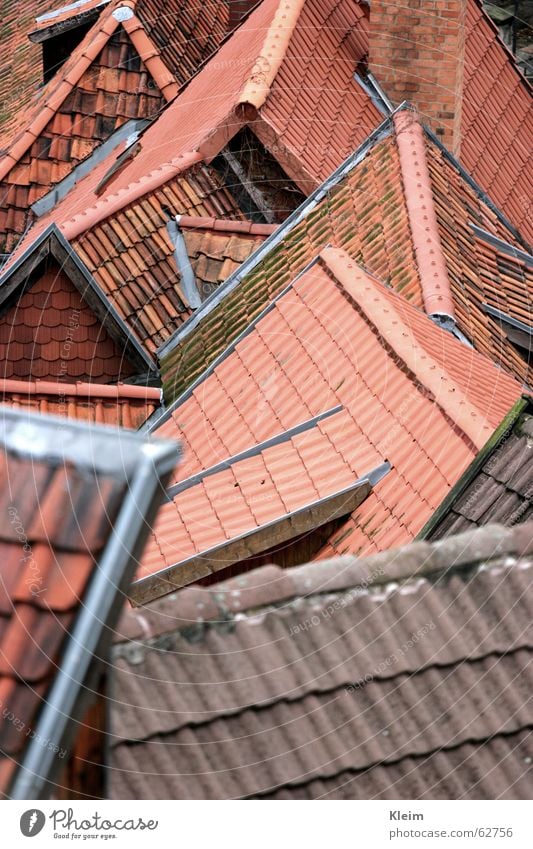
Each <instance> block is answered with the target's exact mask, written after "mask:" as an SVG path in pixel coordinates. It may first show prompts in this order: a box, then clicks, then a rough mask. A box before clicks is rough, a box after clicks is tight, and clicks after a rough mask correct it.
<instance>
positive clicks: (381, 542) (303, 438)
mask: <svg viewBox="0 0 533 849" xmlns="http://www.w3.org/2000/svg"><path fill="white" fill-rule="evenodd" d="M519 396H520V386H519V384H517V383H516V382H515V381H514V380H513V379H512V378H510V377H508V376H507V375H505V374H504V373H503V372H501V371H499V370H498V369H496V368H495V367H494V366H493V365H492V364H491V363H490V362H489V361H488V360H486V359H485V358H484V357H482V356H481V355H480V354H478V353H476V352H474V351H472V350H471V349H468V348H467V347H466V346H464V345H462V344H461V343H460V342H458V341H457V340H456V339H454V338H453V337H452V336H451V334H449V333H447V332H445V331H442V330H440V329H439V328H438V327H437V326H436V325H435V324H434V323H433V322H432V321H431V320H430V319H429V318H427V317H426V316H425V315H424V314H423V313H422V312H420V311H419V310H417V309H416V308H414V307H413V306H411V305H410V304H408V302H407V301H405V299H404V298H402V297H401V296H399V295H397V294H396V293H394V292H392V291H391V290H390V289H388V288H387V287H385V286H384V285H383V284H381V283H379V282H377V281H376V280H375V279H374V278H372V277H371V276H370V275H369V274H367V273H366V272H364V271H363V270H362V269H361V268H360V267H359V266H358V265H357V264H356V263H355V262H354V261H353V260H352V259H351V257H350V256H349V254H347V253H346V252H345V251H342V250H339V249H336V248H324V249H323V250H322V252H321V254H320V259H319V261H315V262H313V263H312V264H311V266H309V267H308V268H307V269H306V270H305V271H304V272H303V273H302V274H300V275H299V276H297V277H296V278H295V279H293V280H292V283H291V284H290V285H289V286H288V287H287V288H286V289H285V290H284V292H283V293H282V294H281V295H280V297H279V298H278V299H277V300H276V301H275V302H274V303H273V304H272V305H271V306H270V307H269V308H267V310H266V311H265V313H264V315H263V316H262V317H259V319H258V320H257V322H256V323H254V324H253V325H252V326H250V327H249V328H248V330H247V332H246V334H244V335H243V337H242V338H241V339H239V340H237V341H236V342H235V343H234V344H233V345H232V346H230V348H229V349H228V350H227V351H226V353H225V355H224V358H222V359H220V360H219V361H218V362H217V363H216V364H215V365H214V366H213V367H212V368H210V369H209V370H208V371H207V372H206V374H205V375H204V376H203V378H202V379H201V380H200V381H199V382H197V384H196V385H195V387H194V388H192V390H190V391H189V392H187V393H186V394H185V396H184V397H183V398H182V399H180V400H179V401H178V402H177V404H175V405H174V406H173V408H172V409H171V411H170V414H167V417H166V420H164V421H163V422H162V423H161V424H160V425H159V426H157V425H156V432H157V433H158V435H161V436H167V437H168V436H169V435H174V436H175V435H177V434H178V433H179V437H180V439H181V440H182V441H183V444H184V462H183V466H182V468H181V469H180V473H179V477H178V478H176V479H175V482H176V484H177V488H178V490H180V489H181V490H182V491H177V493H176V496H175V497H174V499H173V503H172V504H169V505H167V506H165V507H164V508H163V510H162V512H161V516H160V520H159V521H158V522H157V523H156V525H155V528H154V534H153V537H152V540H151V542H150V544H149V546H148V548H147V552H146V558H145V560H144V561H143V566H142V569H141V572H140V573H139V574H138V578H139V579H142V580H145V581H146V579H147V576H148V575H152V574H153V573H155V572H157V571H159V570H161V569H163V568H169V567H175V568H173V569H172V575H173V578H171V579H170V580H171V584H172V581H174V580H175V581H176V582H177V583H178V584H179V583H180V581H181V580H182V579H183V582H185V583H186V582H187V581H188V580H194V579H195V578H197V577H198V576H199V572H198V569H199V568H201V566H202V563H203V569H204V571H203V574H205V573H208V572H210V571H211V570H215V569H217V568H223V567H224V566H225V565H227V559H226V558H225V550H226V549H227V545H228V541H233V540H234V539H235V537H236V536H238V535H242V534H248V535H249V534H251V533H255V532H257V529H258V528H260V527H261V526H262V524H264V523H268V522H272V521H274V519H275V518H276V517H277V518H278V519H280V517H282V516H284V515H285V514H287V513H291V512H293V511H295V510H299V509H302V508H304V507H306V505H309V504H310V503H311V502H313V501H316V500H317V499H319V498H325V497H331V496H333V495H334V493H336V492H338V491H340V490H343V489H344V488H345V487H346V486H348V485H349V484H350V482H351V483H352V484H353V483H354V482H355V481H356V480H357V479H358V478H361V477H364V476H365V475H366V474H367V473H369V472H371V471H372V470H373V469H375V468H376V467H379V466H380V464H382V463H384V462H385V461H389V462H390V463H391V465H392V471H391V472H390V474H388V475H387V476H386V477H385V478H384V479H383V480H382V481H381V482H379V483H377V484H376V485H375V487H374V489H373V491H372V494H371V495H369V497H368V498H367V499H366V500H365V501H363V503H362V504H361V505H360V506H359V507H358V508H357V509H356V511H355V513H354V515H353V516H352V517H351V518H350V520H349V522H350V523H351V525H352V526H353V527H352V528H348V530H351V533H350V535H349V536H346V537H345V539H344V540H343V546H344V548H346V547H348V549H349V550H350V551H352V552H360V551H361V552H368V551H372V550H376V549H377V550H381V548H383V547H385V546H386V547H388V544H389V542H390V539H392V538H393V537H394V539H395V541H397V542H401V541H404V542H405V541H407V540H409V539H411V538H412V537H413V536H414V535H415V534H416V533H417V531H418V530H419V529H420V528H421V527H422V525H423V524H424V521H425V519H424V517H429V515H431V513H432V511H433V510H434V509H435V508H436V507H437V506H438V504H439V503H440V502H441V500H442V498H443V497H444V496H445V494H446V493H447V491H448V489H449V487H450V486H451V485H452V484H453V483H454V482H455V481H456V480H457V478H458V476H459V475H460V473H461V472H462V471H463V470H464V469H465V468H466V466H467V465H468V463H469V462H470V461H471V459H472V457H473V456H474V455H475V453H476V451H477V449H478V448H479V447H480V446H481V445H483V444H484V442H485V441H486V439H487V438H488V436H489V435H490V434H491V433H492V431H493V430H494V428H495V426H496V425H497V424H499V422H500V421H501V419H502V418H503V416H504V415H505V413H506V412H507V411H508V409H509V408H510V406H511V405H512V403H513V402H514V401H515V400H516V399H517V398H518V397H519ZM337 405H341V407H342V409H341V410H339V411H338V412H336V413H334V414H331V415H328V416H327V417H325V418H323V419H322V420H321V421H319V422H318V423H317V424H316V427H313V428H311V429H308V430H306V431H305V432H302V433H300V434H298V435H296V436H294V437H292V438H290V439H287V438H284V437H283V434H284V433H286V432H287V431H290V429H291V428H294V427H296V426H298V425H299V424H301V423H302V422H306V421H308V420H309V419H312V418H313V417H314V416H318V415H320V414H323V413H325V412H326V411H328V410H329V411H331V410H332V409H334V408H336V407H337ZM278 434H279V435H280V437H279V440H278V441H277V444H275V445H273V446H269V447H265V448H263V449H262V448H261V443H263V442H264V441H265V440H270V439H271V438H273V437H275V436H276V435H278ZM253 446H258V447H257V448H256V449H255V452H252V453H254V457H255V459H254V460H253V461H252V460H251V459H249V458H248V457H245V458H244V459H237V460H236V461H232V460H231V459H229V458H232V457H234V456H235V455H239V454H240V452H243V451H244V452H245V451H247V450H248V449H251V448H252V447H253ZM218 463H222V464H223V466H222V468H221V469H220V470H219V471H217V470H216V469H215V473H214V474H209V475H208V476H206V475H205V470H206V469H207V470H209V469H210V467H213V466H215V467H216V465H217V464H218ZM202 470H204V471H202ZM195 475H197V476H198V478H195V477H194V476H195ZM191 476H192V480H191V481H190V482H189V483H188V484H185V483H184V482H185V481H187V479H189V478H191ZM184 486H187V489H183V487H184ZM348 512H350V511H348ZM213 548H215V551H214V552H211V551H210V549H213ZM251 553H253V552H251ZM199 556H200V557H199ZM191 558H194V570H193V571H192V572H190V573H189V568H190V561H191ZM185 561H188V562H187V563H185ZM176 564H178V565H176ZM179 564H182V565H183V567H184V568H183V572H182V574H181V578H180V568H181V567H180V565H179ZM201 574H202V573H200V575H201ZM160 577H161V576H160ZM166 577H167V578H169V576H168V575H167V576H166ZM158 581H159V579H158ZM158 581H157V582H156V583H157V585H158V587H159V589H158V590H157V592H159V591H160V590H161V587H162V586H166V590H167V591H170V589H169V586H170V585H168V584H167V585H165V584H161V583H160V582H158ZM143 587H146V583H145V584H144V585H143ZM138 590H139V593H142V592H144V589H143V588H142V587H141V585H140V584H139V588H138ZM154 591H155V590H154ZM135 592H136V590H135V589H134V590H133V593H134V594H135Z"/></svg>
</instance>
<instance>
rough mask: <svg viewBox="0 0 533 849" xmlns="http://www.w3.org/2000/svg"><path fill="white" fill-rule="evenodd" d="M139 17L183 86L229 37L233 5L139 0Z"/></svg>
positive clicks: (225, 3) (137, 7)
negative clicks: (163, 5)
mask: <svg viewBox="0 0 533 849" xmlns="http://www.w3.org/2000/svg"><path fill="white" fill-rule="evenodd" d="M136 13H137V16H138V18H139V21H140V22H141V23H142V25H143V28H144V30H145V32H146V34H147V35H148V37H149V38H150V39H151V41H152V43H153V44H154V45H156V46H157V47H158V49H159V52H160V56H161V59H162V61H163V62H164V63H165V66H166V67H167V68H168V69H169V70H170V71H171V72H172V74H173V75H174V77H175V79H176V81H177V82H178V83H179V84H180V85H181V84H183V83H185V82H186V81H187V80H188V79H190V77H192V76H193V75H194V74H195V73H196V72H197V70H198V69H199V68H200V67H201V65H202V64H203V63H204V62H205V61H206V60H207V59H208V58H209V57H210V56H211V55H212V54H213V53H214V52H215V51H216V50H217V48H218V47H219V46H220V44H221V43H222V41H223V40H224V38H225V37H226V36H227V34H228V28H229V17H230V3H228V2H221V3H197V2H188V3H183V0H167V2H166V3H165V14H164V15H161V6H160V4H159V3H158V2H157V0H137V2H136Z"/></svg>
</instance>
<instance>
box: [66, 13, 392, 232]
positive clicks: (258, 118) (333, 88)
mask: <svg viewBox="0 0 533 849" xmlns="http://www.w3.org/2000/svg"><path fill="white" fill-rule="evenodd" d="M284 16H285V17H284ZM365 32H366V18H365V15H364V13H363V12H362V10H361V8H360V7H359V6H358V5H357V4H355V5H354V4H352V3H349V2H348V0H311V2H308V3H306V4H305V6H304V7H303V8H301V3H300V0H264V2H263V3H261V4H259V5H258V7H257V8H256V9H255V10H254V11H253V12H252V14H251V15H250V17H249V18H248V19H247V20H246V21H245V22H244V23H243V24H242V25H241V27H240V28H239V29H238V30H237V31H236V32H235V33H234V34H233V35H232V37H231V38H230V39H228V41H226V42H225V43H224V44H223V45H222V47H221V48H220V50H219V51H218V52H217V54H216V56H215V57H213V59H212V60H211V61H209V62H207V64H206V65H205V66H204V67H203V68H202V70H201V71H200V72H199V73H198V74H197V75H196V77H194V78H193V79H192V80H191V82H190V83H189V85H188V86H187V87H186V88H185V90H184V91H183V92H182V93H181V94H180V95H179V97H178V98H177V99H176V102H175V103H174V104H173V106H172V108H171V109H166V110H165V111H164V112H163V113H162V114H161V116H160V117H159V119H158V121H157V122H156V123H155V124H154V125H153V126H152V127H150V128H148V130H147V131H146V132H145V133H144V135H143V137H142V140H141V146H140V152H139V153H138V154H137V155H136V156H135V158H134V159H132V160H131V161H130V162H129V163H128V164H127V165H126V166H125V167H124V168H123V170H122V171H121V172H120V174H118V175H117V176H116V177H115V179H114V180H113V182H112V183H111V184H110V187H109V189H108V190H107V191H106V194H105V196H104V197H103V198H102V199H101V200H98V199H97V198H96V197H95V198H93V203H92V205H91V206H89V207H88V208H85V209H84V210H83V211H82V212H76V210H72V215H71V218H70V220H66V218H65V217H64V221H63V225H62V229H63V232H64V233H65V235H66V236H67V238H74V237H75V236H77V235H79V234H80V233H81V232H84V231H86V230H87V229H88V228H89V227H92V226H94V225H95V224H96V223H97V222H99V221H101V220H102V219H103V218H104V217H108V216H109V215H112V214H114V213H116V212H117V211H118V210H119V209H121V208H123V207H124V206H125V205H126V204H128V203H132V202H134V201H135V200H137V199H138V198H140V197H142V196H143V195H145V194H147V193H149V192H153V191H154V189H156V188H157V187H159V186H161V185H163V184H164V183H165V182H166V181H168V180H170V179H172V178H173V177H175V176H176V175H177V174H179V173H181V172H183V171H184V170H185V169H187V168H189V167H190V166H191V165H192V164H194V163H195V162H198V161H201V160H206V161H209V160H210V159H211V158H212V157H213V156H214V155H215V154H216V153H218V152H219V151H220V150H221V148H222V147H223V146H224V144H225V143H226V141H227V140H228V139H229V138H231V136H233V135H234V134H235V133H236V132H237V131H238V130H239V129H240V128H241V127H242V126H243V125H244V124H246V123H251V127H252V129H253V131H254V132H256V134H257V135H258V136H259V138H260V139H261V141H262V142H263V143H264V144H266V146H267V147H269V148H270V149H272V143H273V139H274V138H275V139H276V140H277V141H276V146H275V153H276V158H277V159H278V160H279V161H280V163H281V164H282V165H283V167H284V168H285V170H286V172H287V173H288V174H289V176H291V177H292V178H293V179H295V181H296V182H297V183H298V184H299V185H300V186H301V187H305V188H307V190H309V189H310V188H312V187H314V186H316V185H317V184H318V183H319V182H320V181H321V180H323V179H324V178H325V177H326V176H327V175H328V174H329V173H330V172H331V170H332V169H333V168H335V167H336V166H337V165H339V164H340V162H341V161H342V160H343V158H344V157H345V156H346V155H347V154H348V153H349V152H350V151H351V150H353V148H354V147H355V146H356V145H357V143H359V142H361V141H362V140H363V139H364V138H365V136H366V135H367V134H368V132H369V131H370V130H371V129H372V128H374V127H375V126H376V125H377V124H378V123H379V121H380V120H381V117H382V115H381V113H380V112H379V110H378V109H377V107H376V106H375V105H374V104H373V102H372V100H371V99H370V96H369V95H368V94H367V93H366V92H365V91H364V90H363V89H362V88H361V87H360V86H359V85H358V83H357V82H356V81H355V80H354V79H353V73H354V71H355V68H356V66H357V64H358V62H359V61H360V59H361V58H362V56H363V54H364V40H365ZM272 39H274V41H276V43H278V42H279V47H276V48H273V47H272V46H271V44H270V41H271V40H272ZM302 56H304V57H306V58H305V62H303V61H302ZM235 57H238V59H236V58H235ZM265 61H266V63H268V69H267V70H266V71H265V68H266V67H267V66H266V64H265ZM310 63H312V80H311V79H310V76H309V75H310V73H311V68H310ZM221 68H222V69H223V70H224V76H223V79H224V85H223V87H222V88H220V87H217V86H216V85H214V80H219V79H220V69H221ZM333 68H335V71H334V72H333ZM257 85H259V88H258V87H257ZM254 86H255V88H254ZM267 88H268V92H267ZM304 88H305V89H306V90H308V89H309V88H312V89H313V90H315V91H316V92H318V91H319V90H320V91H323V95H322V96H321V97H319V96H318V94H317V96H316V97H310V96H309V95H304ZM252 92H255V94H253V93H252ZM259 92H260V93H261V97H260V99H263V96H265V99H264V102H263V104H262V105H261V106H260V108H259V109H256V108H255V107H253V108H252V113H250V109H249V108H248V109H247V108H246V107H247V106H248V107H250V106H251V105H252V104H251V99H254V97H255V99H257V98H258V97H259ZM287 98H288V100H289V102H287ZM258 102H259V100H258ZM199 104H203V108H199ZM341 114H342V118H341V117H340V115H341Z"/></svg>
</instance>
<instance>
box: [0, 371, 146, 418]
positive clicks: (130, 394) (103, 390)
mask: <svg viewBox="0 0 533 849" xmlns="http://www.w3.org/2000/svg"><path fill="white" fill-rule="evenodd" d="M160 396H161V390H159V389H157V388H155V387H153V388H152V387H148V386H135V385H132V384H127V383H121V384H118V386H108V385H104V384H101V383H81V382H78V383H65V382H63V383H60V382H57V383H53V382H51V381H47V380H36V381H25V380H3V381H0V403H2V404H6V405H7V406H9V407H13V408H15V409H19V410H28V411H29V410H33V411H35V412H38V413H45V414H49V415H54V416H65V417H66V418H69V419H77V420H78V421H87V422H92V423H94V424H107V425H117V426H119V427H125V428H133V429H137V428H139V427H141V425H142V424H144V422H145V421H146V419H147V418H149V416H151V415H152V413H154V412H155V411H156V410H157V408H158V407H159V404H160Z"/></svg>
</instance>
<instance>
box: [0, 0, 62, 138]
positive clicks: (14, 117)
mask: <svg viewBox="0 0 533 849" xmlns="http://www.w3.org/2000/svg"><path fill="white" fill-rule="evenodd" d="M48 11H50V0H29V2H27V3H24V5H23V6H21V4H20V3H19V2H18V0H8V1H7V2H6V3H4V5H3V10H2V33H1V39H2V67H1V69H0V103H1V104H2V107H1V109H0V145H1V147H2V148H4V147H5V142H6V139H7V140H9V137H10V136H11V135H12V133H13V128H14V127H16V124H17V121H18V120H20V114H19V113H20V112H21V111H23V110H25V109H27V108H28V105H29V104H30V102H31V100H32V97H33V96H34V94H35V93H36V91H37V90H38V87H39V86H40V85H41V83H42V75H43V70H42V60H41V52H42V47H41V45H40V44H34V43H33V42H31V41H30V40H29V38H28V33H29V32H31V31H32V30H33V29H34V28H35V19H36V18H37V17H38V16H39V15H42V14H44V13H45V12H48Z"/></svg>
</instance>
